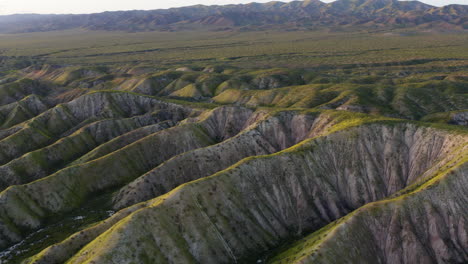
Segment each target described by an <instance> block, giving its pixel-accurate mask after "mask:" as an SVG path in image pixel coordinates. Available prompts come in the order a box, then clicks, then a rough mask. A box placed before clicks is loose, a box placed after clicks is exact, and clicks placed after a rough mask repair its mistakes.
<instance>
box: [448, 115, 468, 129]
mask: <svg viewBox="0 0 468 264" xmlns="http://www.w3.org/2000/svg"><path fill="white" fill-rule="evenodd" d="M449 122H450V123H452V124H455V125H461V126H468V112H458V113H455V114H454V115H452V116H451V118H450V121H449Z"/></svg>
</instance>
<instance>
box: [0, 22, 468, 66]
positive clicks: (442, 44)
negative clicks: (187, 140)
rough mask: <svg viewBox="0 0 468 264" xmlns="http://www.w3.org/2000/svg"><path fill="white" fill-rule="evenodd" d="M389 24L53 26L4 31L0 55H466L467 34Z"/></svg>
mask: <svg viewBox="0 0 468 264" xmlns="http://www.w3.org/2000/svg"><path fill="white" fill-rule="evenodd" d="M410 33H411V32H394V33H393V34H391V35H388V34H384V33H380V32H376V33H371V34H369V33H364V32H362V33H353V32H347V33H338V32H324V31H297V32H275V31H262V32H229V31H225V32H210V31H188V32H176V33H173V32H141V33H123V32H96V31H92V32H89V31H77V30H73V31H56V32H46V33H25V34H16V35H2V36H1V38H2V42H1V43H0V50H1V53H0V56H8V57H28V58H30V57H32V58H34V59H35V60H40V61H45V62H48V63H66V64H92V65H94V64H115V63H119V64H149V65H152V66H156V67H172V66H174V65H184V66H187V65H191V66H193V67H197V66H206V65H208V64H227V65H235V66H244V67H245V66H248V67H249V68H256V67H258V68H263V67H267V68H271V67H284V66H292V67H299V68H303V67H312V66H321V67H323V66H324V65H337V64H342V65H343V64H347V65H357V64H373V63H374V64H375V63H384V64H385V63H386V64H392V63H393V64H399V65H402V64H407V65H410V64H412V63H414V61H415V60H423V61H424V60H428V61H427V62H429V63H430V62H433V61H434V62H437V61H439V60H442V61H445V60H449V61H450V63H444V66H445V67H447V66H450V65H459V63H460V61H458V60H465V62H464V63H465V64H466V59H467V58H468V51H467V50H466V49H465V48H464V47H466V42H467V40H468V34H432V33H411V34H410Z"/></svg>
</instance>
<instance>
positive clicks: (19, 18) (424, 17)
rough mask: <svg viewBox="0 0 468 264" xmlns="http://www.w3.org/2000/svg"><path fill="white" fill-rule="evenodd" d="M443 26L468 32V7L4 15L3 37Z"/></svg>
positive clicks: (410, 4) (340, 5)
mask: <svg viewBox="0 0 468 264" xmlns="http://www.w3.org/2000/svg"><path fill="white" fill-rule="evenodd" d="M355 25H359V26H369V27H411V26H421V27H437V26H440V25H443V26H444V27H448V28H450V29H468V6H467V5H449V6H444V7H434V6H431V5H427V4H424V3H421V2H418V1H397V0H337V1H335V2H332V3H329V4H325V3H322V2H320V1H318V0H306V1H293V2H289V3H284V2H269V3H264V4H260V3H251V4H245V5H225V6H204V5H196V6H189V7H182V8H171V9H164V10H151V11H138V10H134V11H118V12H104V13H98V14H84V15H36V14H31V15H27V14H26V15H10V16H0V32H2V33H18V32H38V31H52V30H65V29H73V28H83V29H89V30H122V31H149V30H180V29H184V28H185V29H186V28H190V27H193V26H205V27H213V28H215V29H216V28H221V29H222V28H243V29H247V30H248V29H256V28H264V27H269V26H276V27H278V26H281V27H285V28H295V27H298V28H301V27H306V28H307V27H317V26H325V27H334V26H355Z"/></svg>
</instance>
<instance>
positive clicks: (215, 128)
mask: <svg viewBox="0 0 468 264" xmlns="http://www.w3.org/2000/svg"><path fill="white" fill-rule="evenodd" d="M170 106H171V105H166V107H170ZM159 107H161V105H159ZM251 113H252V111H251V110H248V109H242V108H220V109H218V110H215V111H214V112H210V113H208V114H206V115H207V116H206V117H205V118H204V119H202V120H201V121H200V122H199V123H198V122H197V123H193V122H188V123H186V124H182V125H180V126H177V127H174V128H170V129H166V130H163V131H160V132H157V133H154V134H150V135H148V136H146V137H144V138H142V139H140V140H138V141H136V142H133V143H132V144H130V145H128V146H126V147H124V148H122V149H119V150H117V151H114V152H112V153H111V154H109V155H106V156H104V157H102V158H99V159H96V160H92V161H91V162H87V163H82V164H78V165H76V166H71V167H66V168H64V169H63V170H60V171H58V172H56V173H54V174H52V175H49V176H47V177H45V178H42V179H41V180H38V181H32V182H30V183H28V184H25V185H15V186H12V187H10V188H8V189H6V190H5V191H3V192H1V193H0V200H2V203H1V204H2V205H0V210H1V211H2V215H1V220H0V221H1V224H0V226H1V229H2V233H3V234H6V235H3V236H2V237H1V240H0V242H2V245H6V244H8V243H11V242H13V241H15V240H16V241H17V240H18V237H20V236H21V234H24V233H26V230H34V229H37V228H39V227H40V226H41V225H43V224H44V222H43V221H44V220H45V219H46V218H47V217H49V216H52V214H58V213H64V212H67V211H70V210H72V209H74V208H78V207H79V206H80V205H81V204H82V203H83V202H85V201H86V199H88V198H89V197H90V196H91V195H92V194H95V193H97V192H99V191H105V190H108V189H111V188H115V187H118V186H121V185H123V184H125V183H126V182H128V181H129V180H132V179H134V178H136V177H138V176H140V175H141V174H143V173H145V172H146V171H148V170H150V169H152V168H154V167H155V166H157V165H159V164H160V163H162V162H164V161H165V160H167V159H169V158H171V157H172V156H175V155H177V154H180V153H183V152H186V151H189V150H191V149H196V148H200V147H205V146H209V145H212V144H214V143H216V142H217V141H218V140H224V139H225V138H229V137H231V136H234V135H235V134H237V133H238V132H239V131H240V130H241V129H242V127H243V126H244V125H246V122H247V123H248V122H251V121H249V118H250V114H251ZM67 139H69V140H72V139H70V138H69V137H67ZM175 142H177V144H176V143H175ZM54 154H55V155H61V151H58V152H56V153H54ZM24 170H27V169H24ZM32 172H35V171H34V170H33V171H32ZM103 173H105V174H106V175H109V176H107V177H99V175H102V174H103ZM7 179H8V178H7ZM29 180H34V179H29ZM9 182H10V181H6V183H9ZM20 230H23V231H20Z"/></svg>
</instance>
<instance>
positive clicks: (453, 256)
mask: <svg viewBox="0 0 468 264" xmlns="http://www.w3.org/2000/svg"><path fill="white" fill-rule="evenodd" d="M467 176H468V167H467V165H466V163H462V164H458V165H456V166H455V167H451V168H449V169H448V170H445V171H443V172H442V173H441V174H440V175H437V176H436V178H435V179H434V181H433V182H431V183H429V184H426V185H423V186H422V187H419V188H418V189H416V190H417V191H414V192H411V193H409V194H407V195H402V196H398V197H396V198H394V199H389V200H384V201H380V202H376V203H371V204H368V205H367V206H365V207H362V208H360V209H359V210H357V211H355V212H353V213H352V214H351V215H350V216H347V217H345V218H343V219H340V220H339V221H338V222H336V223H334V224H333V225H331V226H329V227H328V228H326V230H325V231H322V232H321V233H318V232H317V233H315V234H312V235H311V236H309V237H308V238H306V239H304V240H303V241H301V243H299V244H296V245H295V247H294V248H293V249H289V250H288V251H286V252H283V253H282V254H281V253H280V254H279V256H278V257H276V258H273V261H271V262H272V263H284V262H288V263H348V262H349V261H351V262H359V263H465V262H466V261H467V260H468V251H467V248H468V236H467V230H466V218H467V213H466V212H467V210H468V208H467V204H468V203H467V202H468V201H467V199H466V195H465V194H466V192H467V191H468V190H467V187H466V186H467V183H468V182H467V181H468V177H467ZM317 241H319V242H317Z"/></svg>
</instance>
